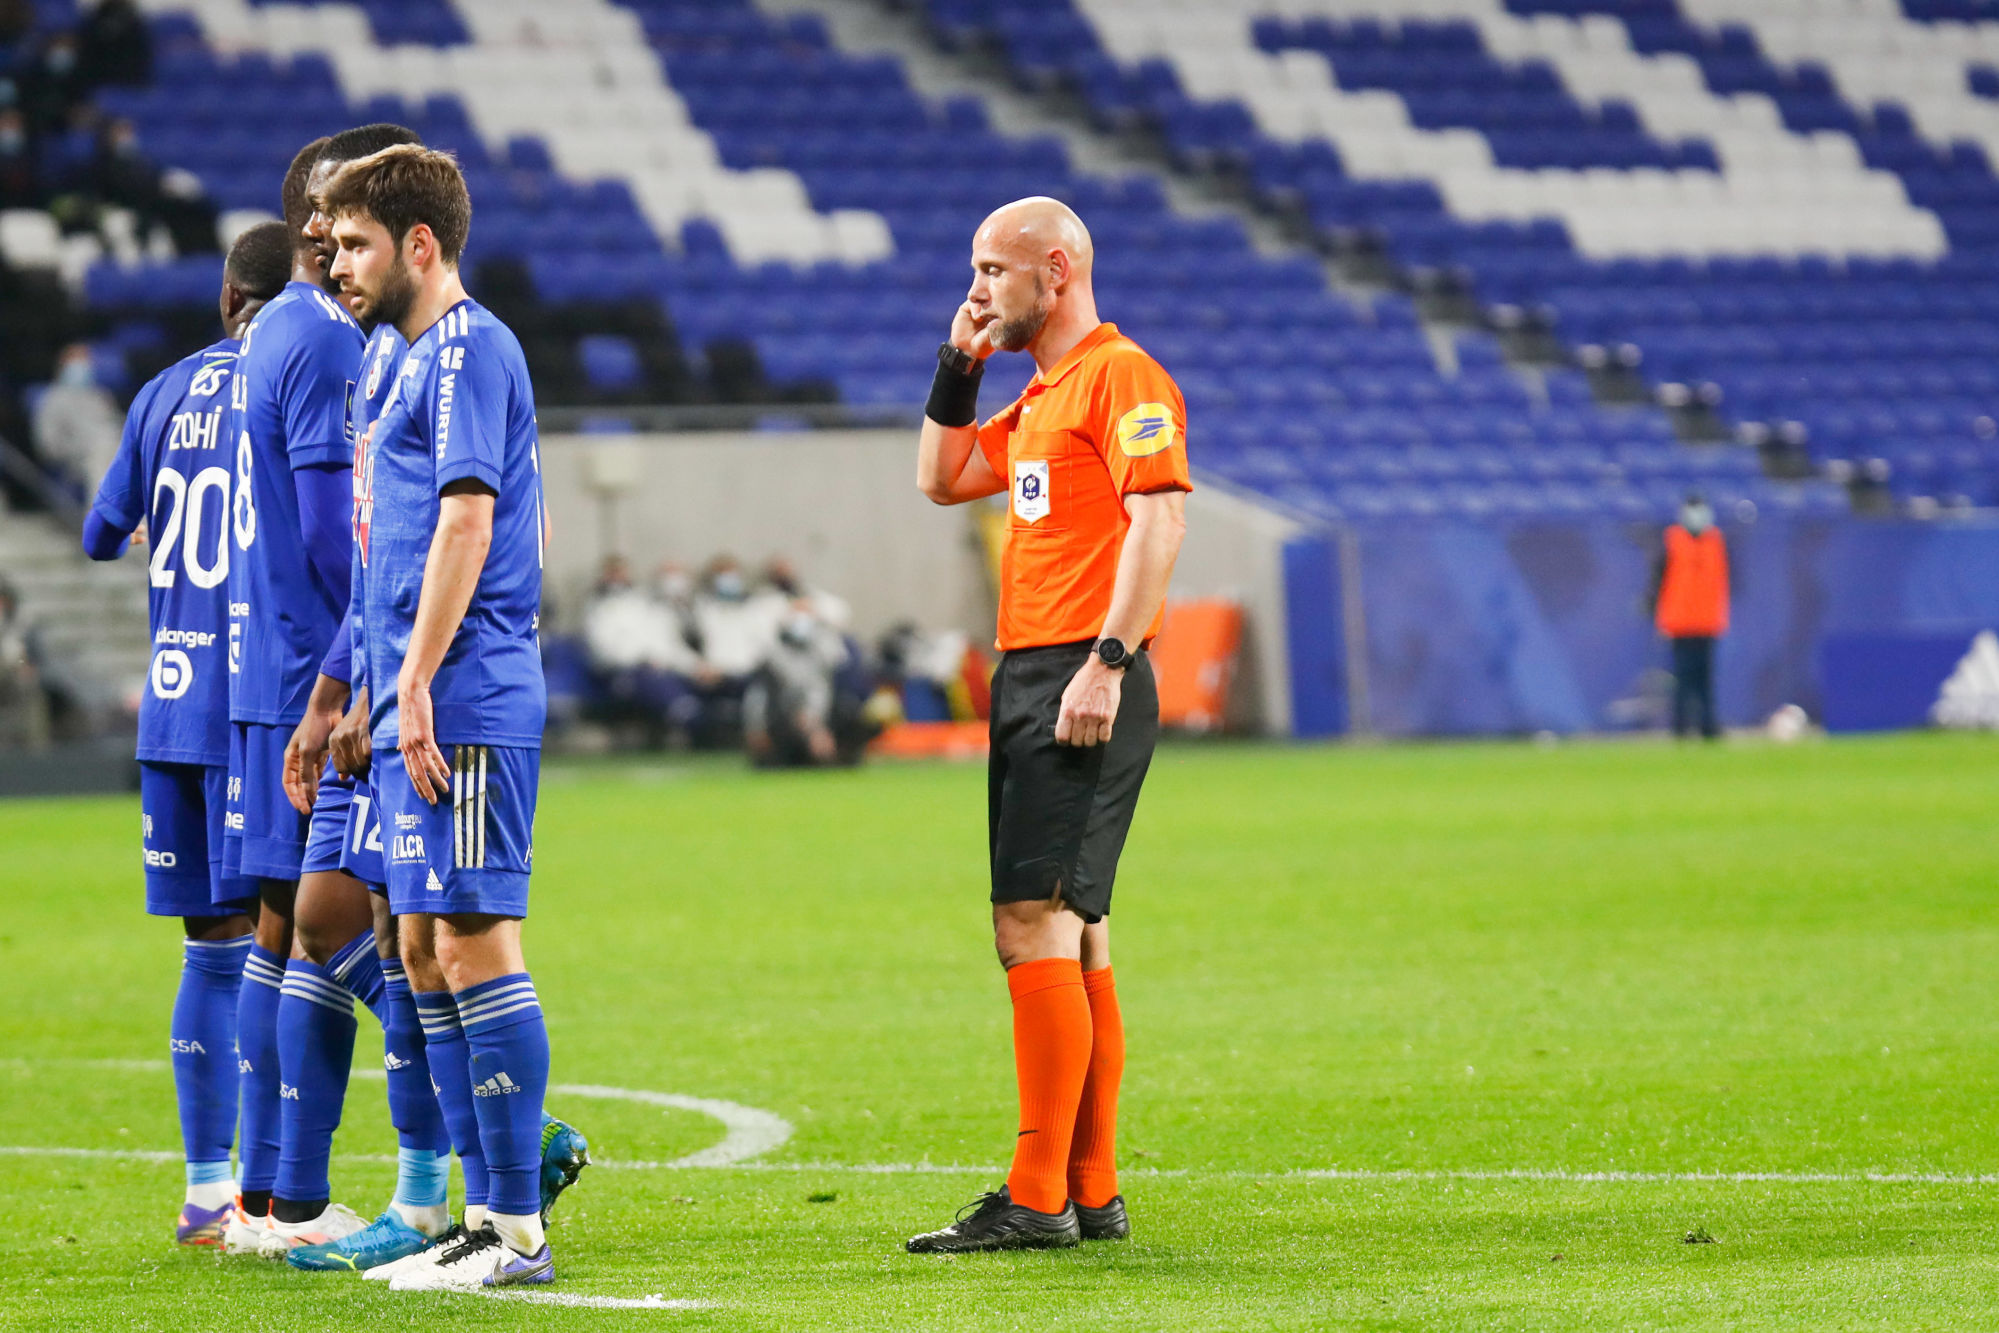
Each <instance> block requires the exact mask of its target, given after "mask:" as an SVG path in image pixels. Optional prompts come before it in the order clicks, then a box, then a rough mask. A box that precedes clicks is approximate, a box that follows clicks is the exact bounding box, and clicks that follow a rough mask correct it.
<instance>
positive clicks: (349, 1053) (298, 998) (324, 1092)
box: [272, 958, 356, 1220]
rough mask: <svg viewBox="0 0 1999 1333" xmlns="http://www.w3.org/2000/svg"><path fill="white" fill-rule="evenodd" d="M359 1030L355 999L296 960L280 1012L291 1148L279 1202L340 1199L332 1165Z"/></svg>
mask: <svg viewBox="0 0 1999 1333" xmlns="http://www.w3.org/2000/svg"><path fill="white" fill-rule="evenodd" d="M355 1026H356V1025H355V1022H354V997H353V996H352V995H349V994H348V993H347V992H346V991H345V990H344V989H342V988H341V987H340V986H339V985H338V984H337V983H336V982H335V981H334V980H333V978H332V977H331V976H329V975H328V974H327V970H326V969H325V968H323V967H321V966H320V965H319V964H317V963H315V962H313V961H312V960H311V959H309V958H294V959H292V960H291V963H290V964H289V965H288V966H287V967H286V968H285V984H284V999H283V1001H282V1002H281V1003H280V1004H279V1005H278V1056H279V1059H280V1060H281V1061H282V1062H283V1068H284V1086H283V1087H282V1088H281V1089H280V1090H279V1095H280V1097H281V1098H282V1099H283V1104H284V1119H283V1127H284V1138H283V1144H284V1146H283V1151H282V1152H281V1153H280V1154H279V1156H278V1183H277V1186H276V1188H275V1189H274V1190H273V1191H272V1193H273V1194H274V1196H275V1197H276V1198H277V1199H282V1200H286V1201H288V1202H295V1203H305V1202H309V1201H313V1200H318V1199H324V1198H326V1197H327V1196H329V1195H330V1194H332V1193H333V1190H332V1187H331V1185H330V1184H329V1183H328V1179H327V1162H328V1161H329V1160H330V1159H331V1158H332V1156H333V1131H334V1130H335V1129H337V1128H339V1125H340V1111H341V1108H342V1107H343V1106H344V1105H345V1103H346V1101H347V1076H348V1074H349V1073H350V1072H351V1070H352V1067H353V1064H354V1032H355ZM281 1220H290V1219H281Z"/></svg>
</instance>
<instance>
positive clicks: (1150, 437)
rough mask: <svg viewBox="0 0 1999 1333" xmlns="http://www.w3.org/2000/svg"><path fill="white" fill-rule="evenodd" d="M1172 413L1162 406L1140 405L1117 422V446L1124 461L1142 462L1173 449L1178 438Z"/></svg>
mask: <svg viewBox="0 0 1999 1333" xmlns="http://www.w3.org/2000/svg"><path fill="white" fill-rule="evenodd" d="M1179 434H1180V432H1179V430H1178V428H1177V427H1175V426H1174V424H1173V409H1172V408H1170V407H1168V406H1167V405H1166V404H1164V403H1140V404H1139V405H1138V406H1137V407H1134V408H1132V409H1131V411H1129V412H1127V413H1125V414H1124V415H1123V416H1121V417H1119V418H1118V423H1117V444H1118V448H1120V449H1122V450H1124V454H1125V457H1126V458H1144V457H1146V456H1147V455H1148V454H1156V453H1159V452H1161V451H1162V450H1166V449H1170V448H1172V447H1173V441H1174V440H1175V439H1176V438H1178V437H1179Z"/></svg>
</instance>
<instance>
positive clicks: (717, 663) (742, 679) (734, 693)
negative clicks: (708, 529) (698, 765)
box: [694, 555, 777, 747]
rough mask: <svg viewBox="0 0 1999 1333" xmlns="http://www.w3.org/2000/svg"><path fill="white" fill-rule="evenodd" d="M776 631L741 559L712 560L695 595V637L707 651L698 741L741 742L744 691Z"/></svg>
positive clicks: (701, 681) (713, 743)
mask: <svg viewBox="0 0 1999 1333" xmlns="http://www.w3.org/2000/svg"><path fill="white" fill-rule="evenodd" d="M776 633H777V623H776V621H775V620H774V619H773V617H772V616H771V614H770V608H769V607H768V606H766V605H763V604H761V603H760V602H759V600H758V599H756V598H754V597H752V596H751V589H750V581H749V578H748V576H747V575H745V574H744V572H743V567H742V565H741V563H740V562H738V561H737V559H736V558H735V557H734V556H732V555H718V556H716V557H715V558H714V559H713V560H710V561H709V562H708V567H707V568H706V569H705V570H703V571H702V575H701V586H700V588H699V590H698V591H697V592H696V593H695V595H694V637H695V642H696V647H697V648H698V649H699V650H700V653H701V671H700V675H699V687H700V693H701V717H700V723H699V725H698V728H697V732H696V743H697V744H700V745H705V746H716V747H724V746H733V745H734V744H736V742H737V741H738V739H739V735H738V733H739V731H740V729H741V724H742V703H743V694H744V692H745V691H746V690H748V688H749V684H750V677H751V676H752V675H754V674H755V673H756V670H757V668H758V667H760V666H761V665H763V660H764V654H765V653H766V652H768V651H769V648H770V643H771V640H772V638H773V637H774V636H775V635H776Z"/></svg>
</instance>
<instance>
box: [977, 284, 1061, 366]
mask: <svg viewBox="0 0 1999 1333" xmlns="http://www.w3.org/2000/svg"><path fill="white" fill-rule="evenodd" d="M1053 313H1055V303H1054V302H1053V301H1050V300H1049V299H1048V288H1047V286H1046V285H1045V284H1043V282H1042V281H1041V275H1040V274H1039V273H1037V274H1035V275H1034V304H1033V305H1032V306H1031V307H1029V309H1028V311H1027V313H1026V314H1024V315H1015V316H1014V317H1013V318H1012V319H1002V320H1000V321H999V322H997V323H996V324H994V325H993V332H992V342H993V350H994V351H996V352H1024V351H1026V350H1027V348H1028V347H1029V346H1030V345H1031V344H1032V343H1033V342H1034V340H1035V339H1036V338H1038V337H1040V336H1041V326H1042V325H1044V324H1046V323H1047V322H1048V317H1049V316H1050V315H1052V314H1053Z"/></svg>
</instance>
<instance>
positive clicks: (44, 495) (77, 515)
mask: <svg viewBox="0 0 1999 1333" xmlns="http://www.w3.org/2000/svg"><path fill="white" fill-rule="evenodd" d="M0 473H5V474H6V475H7V477H8V478H10V479H11V480H13V481H14V482H16V483H18V484H19V485H20V486H22V487H23V488H24V489H26V490H27V491H28V492H29V494H31V495H33V496H34V497H35V499H37V500H38V501H40V502H41V505H42V507H43V508H44V509H46V510H48V511H49V513H50V514H51V515H53V516H54V517H55V518H56V519H57V520H58V521H59V522H61V523H64V524H66V525H68V526H69V527H70V528H72V529H75V530H78V531H80V530H81V529H82V527H83V515H84V509H83V506H82V505H81V504H78V503H77V500H76V497H75V496H73V495H71V494H70V493H69V491H68V490H67V489H65V488H64V487H63V486H62V485H61V484H60V483H58V482H57V481H56V479H55V478H54V477H51V476H50V475H49V474H48V472H47V471H46V470H44V469H43V467H42V466H41V464H39V463H37V462H36V461H35V460H34V459H33V458H31V457H29V456H28V454H27V452H26V451H25V450H23V449H22V448H21V447H20V446H19V445H17V444H15V443H14V442H13V441H12V440H10V439H8V438H7V437H6V436H4V435H0Z"/></svg>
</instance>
